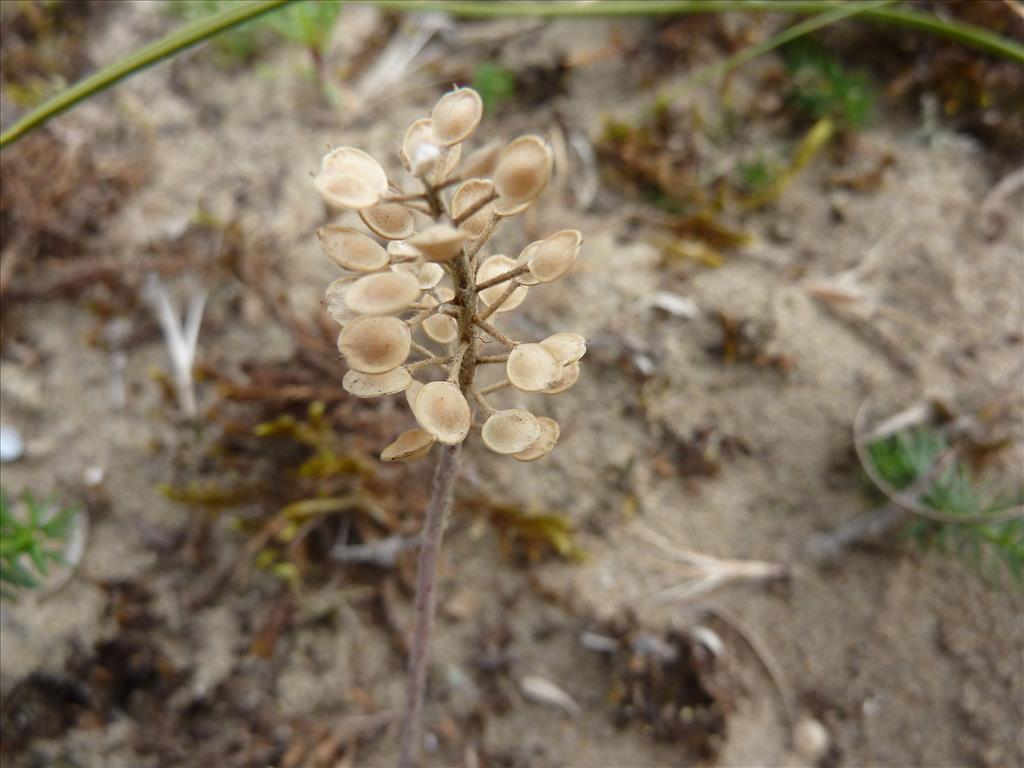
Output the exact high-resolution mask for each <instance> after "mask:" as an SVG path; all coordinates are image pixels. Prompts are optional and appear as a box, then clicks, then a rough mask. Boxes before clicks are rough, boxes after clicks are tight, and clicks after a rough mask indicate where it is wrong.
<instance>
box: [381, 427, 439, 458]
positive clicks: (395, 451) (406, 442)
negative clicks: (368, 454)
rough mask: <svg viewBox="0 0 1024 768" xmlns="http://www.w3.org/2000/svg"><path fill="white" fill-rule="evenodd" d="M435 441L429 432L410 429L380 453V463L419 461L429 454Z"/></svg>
mask: <svg viewBox="0 0 1024 768" xmlns="http://www.w3.org/2000/svg"><path fill="white" fill-rule="evenodd" d="M436 442H437V441H436V440H435V439H434V436H433V435H431V434H430V433H429V432H425V431H423V430H422V429H410V430H408V431H407V432H403V433H402V434H400V435H399V436H398V439H396V440H395V442H393V443H391V445H389V446H388V447H387V448H385V449H384V450H383V451H381V454H380V459H381V461H413V460H415V459H421V458H423V457H424V456H426V455H427V453H429V452H430V448H431V446H433V445H434V443H436Z"/></svg>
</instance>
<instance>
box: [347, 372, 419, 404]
mask: <svg viewBox="0 0 1024 768" xmlns="http://www.w3.org/2000/svg"><path fill="white" fill-rule="evenodd" d="M410 384H412V375H411V374H410V373H409V372H408V371H407V370H405V368H395V369H394V370H393V371H388V372H387V373H362V372H361V371H348V372H346V373H345V378H343V379H342V380H341V386H342V387H344V388H345V391H346V392H348V393H349V394H352V395H355V396H356V397H384V396H385V395H396V394H398V393H399V392H404V391H405V390H406V389H408V388H409V385H410Z"/></svg>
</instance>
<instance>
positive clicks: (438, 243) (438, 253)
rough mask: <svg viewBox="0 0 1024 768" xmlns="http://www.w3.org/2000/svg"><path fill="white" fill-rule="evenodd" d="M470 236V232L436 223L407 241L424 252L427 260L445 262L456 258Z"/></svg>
mask: <svg viewBox="0 0 1024 768" xmlns="http://www.w3.org/2000/svg"><path fill="white" fill-rule="evenodd" d="M468 238H469V233H468V232H463V231H462V230H460V229H455V227H452V226H450V225H448V224H435V225H434V226H432V227H429V228H428V229H425V230H423V231H422V232H420V233H419V234H417V235H415V236H413V237H410V238H409V239H408V240H407V241H406V242H407V243H408V244H409V245H411V246H413V247H414V248H416V250H418V251H419V252H420V253H422V254H423V256H424V257H425V258H426V259H427V261H436V262H439V263H443V262H446V261H451V260H452V259H453V258H455V257H456V256H457V255H458V253H459V251H460V250H462V244H463V243H464V242H466V240H467V239H468Z"/></svg>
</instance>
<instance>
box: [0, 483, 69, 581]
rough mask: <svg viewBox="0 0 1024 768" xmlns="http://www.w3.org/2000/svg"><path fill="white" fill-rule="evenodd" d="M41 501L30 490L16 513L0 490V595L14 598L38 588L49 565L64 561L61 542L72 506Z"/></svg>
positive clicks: (62, 543)
mask: <svg viewBox="0 0 1024 768" xmlns="http://www.w3.org/2000/svg"><path fill="white" fill-rule="evenodd" d="M55 507H56V505H55V503H54V502H52V501H45V500H44V501H40V500H37V499H36V498H35V496H34V495H32V493H31V492H30V491H25V493H24V494H22V496H21V513H20V514H16V513H15V511H14V505H13V504H12V502H11V501H10V499H8V497H7V492H6V491H4V490H3V489H0V595H2V596H3V597H4V598H6V599H12V600H13V599H16V598H17V596H18V590H25V589H38V588H39V586H40V585H41V583H42V579H45V578H46V577H47V576H48V575H49V565H50V564H52V563H57V564H60V563H63V562H64V556H63V551H64V542H65V541H66V540H67V538H68V534H69V532H70V529H71V524H72V522H73V521H74V519H75V514H76V513H77V511H78V510H77V509H76V508H75V507H70V506H68V507H60V508H58V509H57V510H56V512H54V511H53V510H54V509H55Z"/></svg>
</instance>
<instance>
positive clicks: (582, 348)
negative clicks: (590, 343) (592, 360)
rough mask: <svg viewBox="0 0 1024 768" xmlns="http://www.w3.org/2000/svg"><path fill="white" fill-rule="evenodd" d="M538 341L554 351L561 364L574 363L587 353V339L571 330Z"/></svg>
mask: <svg viewBox="0 0 1024 768" xmlns="http://www.w3.org/2000/svg"><path fill="white" fill-rule="evenodd" d="M540 343H541V345H542V346H544V347H547V348H548V349H550V350H551V351H552V352H554V354H555V357H557V358H558V361H559V362H560V363H562V365H565V364H567V363H575V362H576V361H577V360H579V359H580V358H581V357H583V356H584V355H585V354H586V353H587V340H586V339H584V338H583V337H582V336H580V335H579V334H578V333H573V332H572V331H563V332H562V333H556V334H554V335H553V336H548V337H547V338H546V339H544V340H543V341H542V342H540Z"/></svg>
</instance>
